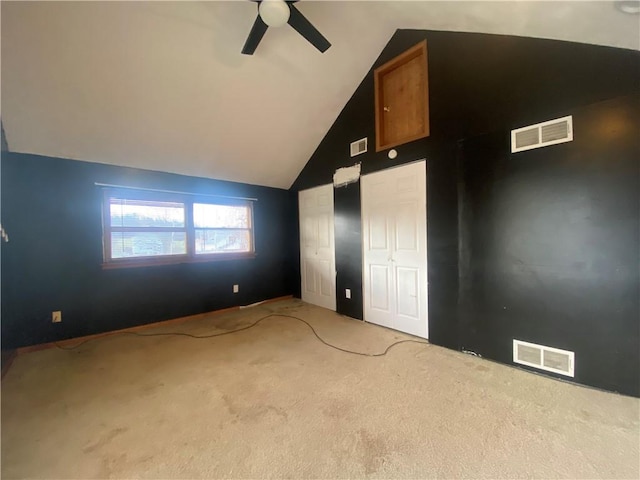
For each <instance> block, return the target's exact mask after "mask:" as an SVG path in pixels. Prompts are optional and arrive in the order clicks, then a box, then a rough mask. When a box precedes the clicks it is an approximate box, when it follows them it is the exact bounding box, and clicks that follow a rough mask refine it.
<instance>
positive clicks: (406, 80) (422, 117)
mask: <svg viewBox="0 0 640 480" xmlns="http://www.w3.org/2000/svg"><path fill="white" fill-rule="evenodd" d="M427 72H428V70H427V41H426V40H424V41H422V42H420V43H419V44H417V45H415V46H413V47H411V48H410V49H409V50H407V51H406V52H404V53H401V54H400V55H398V56H397V57H396V58H394V59H392V60H390V61H389V62H387V63H385V64H384V65H382V66H381V67H378V68H376V70H375V71H374V82H375V97H376V152H379V151H380V150H385V149H387V148H391V147H395V146H397V145H401V144H403V143H407V142H411V141H413V140H417V139H419V138H424V137H428V136H429V87H428V83H429V79H428V73H427Z"/></svg>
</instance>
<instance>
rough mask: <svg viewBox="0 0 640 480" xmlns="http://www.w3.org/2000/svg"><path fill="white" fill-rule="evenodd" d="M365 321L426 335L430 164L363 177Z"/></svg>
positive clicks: (407, 166) (425, 336)
mask: <svg viewBox="0 0 640 480" xmlns="http://www.w3.org/2000/svg"><path fill="white" fill-rule="evenodd" d="M361 196H362V237H363V252H362V253H363V275H362V278H363V280H364V282H363V283H364V285H363V287H364V292H363V294H364V319H365V320H366V321H367V322H371V323H375V324H378V325H382V326H384V327H389V328H393V329H396V330H400V331H402V332H406V333H410V334H412V335H417V336H419V337H423V338H428V334H429V331H428V318H427V212H426V209H427V177H426V162H425V161H420V162H416V163H411V164H408V165H404V166H400V167H395V168H391V169H388V170H383V171H380V172H376V173H372V174H369V175H364V176H363V177H362V178H361Z"/></svg>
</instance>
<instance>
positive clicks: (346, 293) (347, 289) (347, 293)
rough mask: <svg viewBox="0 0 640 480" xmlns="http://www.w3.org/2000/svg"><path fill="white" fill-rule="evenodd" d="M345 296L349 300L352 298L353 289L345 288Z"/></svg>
mask: <svg viewBox="0 0 640 480" xmlns="http://www.w3.org/2000/svg"><path fill="white" fill-rule="evenodd" d="M344 296H345V297H347V298H351V289H350V288H345V290H344Z"/></svg>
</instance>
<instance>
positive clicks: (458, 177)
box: [292, 30, 640, 395]
mask: <svg viewBox="0 0 640 480" xmlns="http://www.w3.org/2000/svg"><path fill="white" fill-rule="evenodd" d="M423 39H426V40H427V48H428V59H429V106H430V126H431V135H430V136H429V137H428V138H425V139H421V140H417V141H415V142H411V143H408V144H405V145H401V146H399V147H397V148H396V150H397V151H398V157H397V158H396V159H395V160H389V159H388V158H387V151H382V152H379V153H376V152H374V151H372V150H370V151H369V152H367V153H365V154H362V155H359V156H358V157H356V158H354V159H352V158H350V157H349V143H350V142H352V141H354V140H357V139H359V138H362V137H365V136H367V137H368V138H369V144H370V145H372V144H374V141H373V140H374V132H375V118H374V89H373V70H374V69H375V68H376V67H377V66H379V65H382V64H383V63H384V62H386V61H388V60H390V59H391V58H393V57H394V56H396V55H398V54H399V53H401V52H403V51H404V50H406V49H407V48H409V47H411V46H413V45H415V44H416V43H418V42H420V41H422V40H423ZM639 91H640V53H639V52H637V51H631V50H622V49H614V48H608V47H599V46H593V45H584V44H576V43H569V42H559V41H551V40H540V39H531V38H521V37H509V36H500V35H484V34H470V33H453V32H431V31H416V30H399V31H397V32H396V33H395V34H394V36H393V37H392V39H391V40H390V41H389V43H388V44H387V46H386V47H385V49H384V50H383V52H382V53H381V55H380V57H379V58H378V60H377V61H376V62H375V63H374V65H373V66H372V68H371V70H370V71H369V72H368V73H367V75H366V76H365V78H364V79H363V81H362V83H361V84H360V86H359V87H358V89H357V90H356V91H355V92H354V94H353V96H352V97H351V99H350V100H349V102H348V103H347V104H346V106H345V107H344V109H343V111H342V112H341V114H340V116H339V117H338V118H337V120H336V121H335V123H334V124H333V126H332V127H331V129H330V130H329V132H328V133H327V135H326V136H325V138H324V139H323V141H322V142H321V143H320V145H319V146H318V148H317V149H316V151H315V153H314V154H313V156H312V157H311V159H310V160H309V162H308V163H307V165H306V166H305V168H304V169H303V171H302V172H301V174H300V175H299V177H298V179H297V180H296V182H295V183H294V185H293V187H292V189H293V190H294V191H297V190H300V189H304V188H310V187H313V186H317V185H322V184H327V183H331V181H332V175H333V173H334V171H335V170H336V169H337V168H340V167H344V166H349V165H352V164H353V163H355V161H358V162H362V172H363V174H366V173H370V172H374V171H377V170H381V169H385V168H388V167H391V166H394V165H399V164H402V163H406V162H411V161H414V160H418V159H421V158H426V160H427V244H428V279H429V333H430V341H431V342H433V343H435V344H438V345H443V346H446V347H449V348H454V349H463V348H469V349H472V348H471V347H470V345H471V343H469V335H470V332H473V331H474V330H473V329H474V328H475V331H477V332H481V331H482V330H483V326H482V325H481V324H478V325H476V326H475V327H474V326H472V325H470V324H469V320H470V318H471V315H472V313H471V312H473V310H474V308H476V307H477V308H481V307H482V304H481V303H477V299H478V298H482V294H483V293H482V292H483V291H484V290H482V288H484V287H482V288H481V285H480V284H478V283H473V284H469V283H468V281H467V280H468V279H467V278H466V277H465V276H464V275H465V272H466V271H465V270H464V268H465V265H461V264H460V261H459V260H460V259H462V260H463V261H464V260H465V258H466V257H465V256H464V252H463V251H462V250H461V249H462V248H463V247H464V244H463V243H461V239H462V240H463V241H465V238H466V237H464V234H463V235H460V233H459V232H463V233H464V232H466V231H467V230H468V228H469V225H467V223H466V222H467V218H466V217H465V216H464V215H462V214H460V212H459V201H460V202H463V201H464V202H467V201H470V200H469V198H468V197H466V196H465V195H466V193H465V192H466V190H465V188H466V187H465V185H473V184H474V183H473V182H471V183H468V182H469V178H468V175H469V174H468V169H467V165H466V163H465V162H468V160H463V159H461V150H460V148H461V147H460V143H459V142H460V141H462V140H464V139H472V138H475V137H478V136H481V135H482V134H485V133H490V132H500V133H499V135H500V137H501V138H502V141H503V143H502V146H503V147H504V146H505V145H506V146H508V143H505V142H508V132H509V131H510V130H511V129H513V128H517V127H521V126H525V125H528V124H531V123H536V122H542V121H545V120H550V119H553V118H556V117H557V116H560V115H562V114H564V113H566V112H568V113H572V112H573V111H575V110H576V109H578V108H581V107H585V106H588V105H592V104H596V103H598V102H602V101H605V100H608V99H614V98H621V97H625V96H627V97H628V96H629V95H633V94H637V93H638V92H639ZM621 101H622V103H625V102H627V103H631V104H632V103H633V102H634V100H633V99H631V98H630V97H628V98H627V100H621ZM605 110H606V109H605ZM605 110H602V111H600V113H598V114H597V115H596V116H598V115H599V116H598V118H599V120H598V121H600V122H607V121H609V120H608V119H607V116H606V113H605ZM594 115H595V114H594ZM580 121H582V120H580ZM584 121H586V120H584ZM636 128H637V127H636ZM478 141H480V140H478ZM594 141H598V140H597V139H595V140H594ZM574 144H575V145H577V141H576V142H574ZM601 147H602V148H603V149H607V148H609V147H608V146H607V145H606V144H605V143H601ZM627 147H628V148H631V149H632V148H633V146H632V145H630V144H627ZM469 148H471V147H469ZM551 148H560V149H561V150H562V151H564V150H566V148H564V150H563V147H549V148H547V149H546V150H551ZM579 148H583V147H582V146H581V147H579ZM465 151H467V152H468V151H469V149H468V148H467V149H466V150H465ZM543 151H544V150H541V152H543ZM630 151H631V150H630ZM631 155H632V157H633V155H635V153H632V154H631ZM465 158H470V157H465ZM601 158H602V157H601ZM635 158H637V156H636V157H635ZM598 161H600V162H602V161H604V160H598ZM459 163H460V168H459ZM476 167H477V171H482V170H483V166H482V165H481V164H478V165H476ZM530 168H533V169H535V168H536V166H535V162H534V165H532V166H531V167H530ZM611 168H614V169H618V168H621V169H622V170H617V171H618V174H620V172H622V171H625V172H626V173H628V168H629V165H628V164H627V166H626V167H624V168H623V167H621V166H620V165H616V164H613V163H612V164H611ZM576 169H579V167H578V166H576ZM624 169H627V170H624ZM541 172H542V171H541ZM551 172H552V170H549V171H548V174H549V175H551V176H553V175H554V174H553V173H551ZM575 173H576V174H579V172H578V171H576V172H575ZM541 175H543V174H542V173H541ZM567 175H568V178H570V177H571V175H572V174H571V173H568V174H567ZM564 178H565V180H566V178H567V177H564ZM497 181H498V183H500V180H497ZM465 182H467V183H465ZM569 183H570V182H569ZM581 188H583V189H587V190H589V189H591V188H597V189H610V190H611V192H612V195H613V192H615V191H616V190H617V189H618V188H624V189H627V190H625V191H626V194H625V195H632V196H633V195H635V198H636V206H637V204H638V197H637V195H638V192H637V189H636V190H635V191H633V192H632V191H631V190H628V188H629V185H628V184H625V185H618V186H616V185H615V183H610V182H608V183H605V184H603V185H599V186H597V185H595V184H593V183H589V182H585V183H583V184H582V187H581ZM354 191H355V190H354ZM471 201H472V202H473V201H474V200H471ZM335 208H336V212H344V211H348V212H350V214H349V216H348V217H346V218H348V219H347V220H346V223H342V224H341V225H340V228H338V225H337V227H336V248H337V251H336V270H337V278H338V281H339V282H340V285H339V286H338V298H337V300H338V301H337V308H338V311H339V312H340V313H344V314H347V315H353V316H355V317H356V318H360V317H358V316H357V315H356V314H357V313H358V310H357V309H355V308H354V306H353V303H348V302H346V301H345V300H344V299H343V298H341V296H343V295H344V288H351V289H352V292H353V290H359V291H360V292H361V290H362V280H361V271H362V262H361V259H360V255H361V253H360V249H361V246H360V245H361V239H360V241H356V237H357V236H358V235H359V233H358V232H359V228H360V227H359V223H360V221H361V218H360V214H359V212H360V199H359V196H357V195H350V194H347V193H343V192H340V189H337V190H336V191H335ZM514 208H515V207H514ZM566 208H569V209H570V208H576V209H579V208H580V206H579V205H573V204H572V203H571V202H569V203H568V204H567V205H566ZM636 213H638V212H636ZM524 214H527V215H529V214H531V211H530V210H528V209H523V215H524ZM336 221H337V222H338V221H340V219H338V218H337V219H336ZM628 221H629V218H627V220H621V219H620V218H617V219H615V220H614V219H613V218H612V222H622V223H615V224H614V225H612V226H611V227H612V228H613V229H614V230H616V231H619V233H620V234H621V235H622V234H625V235H628V230H625V229H622V230H617V228H618V226H620V225H622V224H623V223H625V222H628ZM621 228H622V227H621ZM627 241H633V239H632V238H630V237H628V238H627ZM558 246H559V244H558ZM487 248H494V247H493V246H487ZM563 248H564V247H563ZM538 260H539V259H538V258H531V259H528V260H527V261H531V262H533V263H535V262H537V261H538ZM592 260H594V261H595V259H593V258H592ZM624 260H625V262H626V263H627V264H629V265H631V266H632V268H635V269H636V270H637V269H638V267H639V266H638V261H637V256H630V255H628V251H627V256H626V257H625V259H624ZM634 262H635V264H634ZM474 268H480V270H481V271H483V270H482V269H483V268H484V266H483V264H482V263H481V264H480V266H479V267H478V266H476V267H474ZM489 268H492V267H489V266H487V269H489ZM607 268H608V267H607ZM486 271H487V272H488V271H490V270H486ZM583 275H584V277H585V278H586V277H588V276H589V274H588V273H587V272H586V271H584V272H583ZM539 278H541V279H542V280H541V281H543V282H544V287H540V288H539V289H538V290H537V292H538V293H536V294H535V295H534V297H535V298H537V299H538V300H539V301H540V302H544V301H545V299H544V298H543V296H542V293H541V292H543V291H545V290H547V289H553V286H554V283H553V282H550V281H548V279H545V278H544V277H539ZM341 279H343V280H344V279H346V280H344V281H341ZM625 282H626V283H625V287H624V288H625V289H626V290H625V291H630V290H631V289H633V288H635V289H636V291H637V290H638V287H639V286H638V284H637V281H636V280H634V279H633V278H632V277H626V280H625ZM634 282H636V283H634ZM595 284H596V285H598V286H599V288H601V289H610V288H612V287H611V286H610V285H609V284H605V277H599V280H597V281H595ZM618 287H620V285H619V284H618ZM618 287H615V288H618ZM469 289H470V290H469ZM533 291H534V290H532V292H533ZM580 291H582V292H583V293H586V292H587V291H589V290H586V289H585V290H580ZM616 291H617V290H616ZM527 303H529V304H530V301H528V302H525V303H523V308H525V307H524V305H525V304H527ZM612 308H618V307H612ZM633 308H635V307H633V305H630V304H627V306H626V309H625V310H624V313H620V314H619V315H620V316H619V317H618V319H617V320H615V322H618V323H617V327H615V328H613V329H612V331H615V332H617V333H612V334H611V335H610V336H609V337H607V338H606V339H605V338H602V341H592V342H591V343H588V342H587V343H583V344H582V345H583V346H582V347H580V348H583V347H584V350H583V353H581V355H580V358H583V360H580V358H577V359H576V362H577V363H578V362H583V364H582V365H583V368H584V369H588V370H589V373H586V371H585V370H582V371H580V377H579V378H576V380H577V381H580V382H584V383H588V384H590V385H595V386H599V387H602V388H608V389H611V390H618V391H622V392H625V393H631V394H634V395H639V394H640V391H639V390H640V389H639V387H638V380H637V378H638V374H639V373H640V372H639V371H638V365H637V363H638V362H636V365H626V366H623V368H624V369H625V370H626V371H625V373H623V374H621V375H620V376H618V377H617V379H616V380H613V381H612V380H610V379H608V378H605V377H606V376H607V375H609V373H607V375H605V373H604V371H603V369H600V370H593V369H592V365H589V364H588V363H584V362H585V360H584V357H585V356H589V357H591V356H601V355H608V356H609V358H608V359H607V360H606V361H605V364H606V365H609V366H610V365H614V364H615V365H618V364H620V365H622V359H623V358H624V356H625V355H627V354H628V353H629V351H630V350H629V346H630V345H631V346H634V347H635V348H636V350H637V349H638V348H640V345H638V341H637V337H634V335H635V334H637V332H638V329H639V328H640V325H639V324H638V319H637V315H636V317H634V318H632V317H631V316H632V315H633V313H634V310H633ZM563 309H564V310H566V309H571V305H570V304H566V305H565V306H564V307H563ZM564 310H562V311H561V310H559V309H556V308H555V307H554V308H550V309H547V310H546V312H547V313H546V315H547V316H549V318H550V320H549V321H552V322H555V323H557V324H563V322H565V323H566V322H567V320H566V315H565V313H564ZM353 312H355V314H354V313H353ZM621 317H624V321H623V320H620V318H621ZM596 321H599V319H598V320H597V319H596V317H595V316H591V317H589V320H588V321H587V322H586V323H583V324H582V325H581V326H582V328H583V329H584V330H585V331H587V332H600V330H599V329H598V328H595V327H594V328H591V327H590V326H589V325H591V324H592V323H595V322H596ZM510 322H512V324H513V325H515V326H514V327H513V328H512V329H511V330H508V334H509V335H511V334H514V337H515V338H517V336H515V333H520V334H522V335H521V336H523V335H524V336H527V335H528V334H529V332H530V330H528V329H527V328H528V327H527V326H526V325H525V320H523V319H522V318H519V317H518V316H516V315H514V316H513V317H512V318H511V319H510ZM634 322H635V323H634ZM632 324H633V325H635V333H634V334H633V335H630V338H629V337H628V336H626V335H625V334H624V333H622V332H626V331H627V329H629V328H630V326H631V325H632ZM496 328H498V329H499V328H501V327H496ZM560 331H562V332H564V333H563V335H564V337H563V338H564V339H565V340H566V341H564V342H563V344H567V345H568V344H570V343H571V342H570V338H573V337H571V335H573V334H576V338H577V336H579V335H583V333H577V332H575V325H573V327H571V328H569V327H566V328H561V329H560ZM506 332H507V330H505V331H504V335H503V338H506V335H507V333H506ZM567 332H572V333H567ZM483 335H485V336H486V337H488V338H493V336H494V335H495V331H494V332H492V331H489V330H487V331H486V333H483ZM584 335H589V333H584ZM594 335H597V333H594ZM529 336H531V335H529ZM533 336H535V335H533ZM514 337H511V338H514ZM613 337H615V338H613ZM623 337H624V338H623ZM540 338H542V336H540ZM634 338H635V339H634ZM522 339H523V340H527V338H522ZM614 340H616V341H617V342H618V343H617V344H614ZM487 345H489V348H487V349H486V350H485V351H484V355H485V356H487V357H489V358H493V359H496V360H500V361H504V362H510V357H509V358H507V356H510V350H506V351H505V350H504V349H505V348H506V347H505V345H504V342H503V341H502V343H500V344H499V345H498V344H495V343H494V344H491V343H487ZM509 348H510V347H509ZM576 348H577V347H576ZM498 350H499V351H498ZM632 358H635V357H632ZM607 368H608V367H607ZM634 376H635V378H636V380H632V379H633V377H634Z"/></svg>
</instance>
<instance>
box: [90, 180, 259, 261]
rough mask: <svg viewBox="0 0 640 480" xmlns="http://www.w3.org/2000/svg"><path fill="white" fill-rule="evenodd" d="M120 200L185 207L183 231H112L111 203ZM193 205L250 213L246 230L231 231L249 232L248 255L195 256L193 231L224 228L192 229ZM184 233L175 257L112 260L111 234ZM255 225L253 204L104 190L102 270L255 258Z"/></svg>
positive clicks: (223, 199) (159, 256) (173, 229)
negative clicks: (244, 209)
mask: <svg viewBox="0 0 640 480" xmlns="http://www.w3.org/2000/svg"><path fill="white" fill-rule="evenodd" d="M112 198H122V199H127V200H143V201H149V202H172V203H181V204H183V205H184V216H185V222H184V227H113V226H112V225H111V208H110V204H111V203H110V199H112ZM194 204H209V205H229V206H243V207H247V209H248V211H249V227H248V228H246V229H242V228H234V229H233V230H248V231H249V241H250V250H249V251H248V252H215V253H196V243H195V242H196V230H224V229H225V228H220V229H216V228H195V223H194V219H193V215H194V211H193V210H194ZM126 231H133V232H140V231H149V232H151V231H153V232H185V237H186V252H185V253H184V254H174V255H150V256H146V257H124V258H111V253H112V249H111V233H112V232H126ZM255 256H256V250H255V222H254V213H253V201H252V200H244V199H233V198H226V197H215V198H214V197H212V196H202V195H196V194H193V195H190V194H189V195H188V194H178V193H169V192H166V193H165V192H155V191H143V190H135V189H118V188H105V189H104V190H103V192H102V267H103V268H105V269H111V268H124V267H146V266H153V265H174V264H180V263H202V262H219V261H228V260H239V259H247V258H255Z"/></svg>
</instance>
